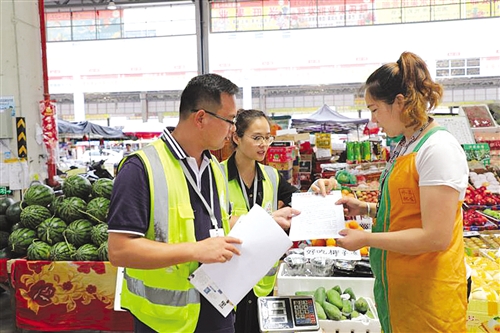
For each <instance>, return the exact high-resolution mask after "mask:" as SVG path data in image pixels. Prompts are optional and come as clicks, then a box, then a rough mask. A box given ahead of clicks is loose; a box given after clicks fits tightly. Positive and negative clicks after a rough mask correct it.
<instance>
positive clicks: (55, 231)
mask: <svg viewBox="0 0 500 333" xmlns="http://www.w3.org/2000/svg"><path fill="white" fill-rule="evenodd" d="M66 227H67V225H66V222H64V221H63V220H61V219H60V218H58V217H50V218H48V219H46V220H44V221H43V222H42V223H40V225H39V226H38V228H37V229H36V233H37V236H38V238H40V240H42V241H44V242H46V243H48V244H49V245H54V244H55V243H58V242H60V241H62V240H64V230H66Z"/></svg>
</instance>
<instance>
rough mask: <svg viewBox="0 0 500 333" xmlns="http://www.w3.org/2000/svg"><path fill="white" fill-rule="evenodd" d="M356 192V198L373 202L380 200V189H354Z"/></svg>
mask: <svg viewBox="0 0 500 333" xmlns="http://www.w3.org/2000/svg"><path fill="white" fill-rule="evenodd" d="M354 194H355V195H356V198H358V199H359V200H361V201H364V202H373V203H377V202H378V194H379V191H378V190H362V189H356V190H354Z"/></svg>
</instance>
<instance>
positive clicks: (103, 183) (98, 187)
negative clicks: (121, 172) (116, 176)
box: [92, 178, 114, 199]
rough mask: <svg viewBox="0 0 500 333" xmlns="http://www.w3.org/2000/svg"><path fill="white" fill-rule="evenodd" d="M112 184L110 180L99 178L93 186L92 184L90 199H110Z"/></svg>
mask: <svg viewBox="0 0 500 333" xmlns="http://www.w3.org/2000/svg"><path fill="white" fill-rule="evenodd" d="M113 183H114V181H113V180H112V179H108V178H99V179H98V180H96V181H95V182H94V184H92V197H94V198H98V197H103V198H106V199H111V192H112V190H113Z"/></svg>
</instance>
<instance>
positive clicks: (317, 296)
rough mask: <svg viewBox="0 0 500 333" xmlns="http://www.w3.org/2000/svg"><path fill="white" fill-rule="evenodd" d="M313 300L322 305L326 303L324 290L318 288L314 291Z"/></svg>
mask: <svg viewBox="0 0 500 333" xmlns="http://www.w3.org/2000/svg"><path fill="white" fill-rule="evenodd" d="M314 300H315V301H316V302H318V303H319V304H321V305H323V303H324V302H325V301H326V289H325V288H324V287H318V289H316V291H315V292H314Z"/></svg>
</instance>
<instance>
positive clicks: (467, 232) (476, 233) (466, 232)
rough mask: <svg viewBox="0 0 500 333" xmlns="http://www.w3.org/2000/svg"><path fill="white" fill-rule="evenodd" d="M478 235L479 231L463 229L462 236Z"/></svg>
mask: <svg viewBox="0 0 500 333" xmlns="http://www.w3.org/2000/svg"><path fill="white" fill-rule="evenodd" d="M474 236H479V232H477V231H464V237H474Z"/></svg>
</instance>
